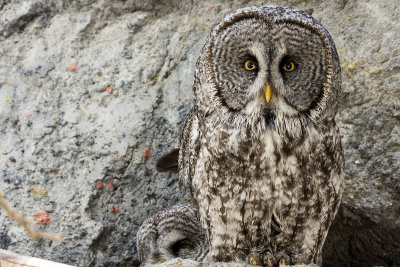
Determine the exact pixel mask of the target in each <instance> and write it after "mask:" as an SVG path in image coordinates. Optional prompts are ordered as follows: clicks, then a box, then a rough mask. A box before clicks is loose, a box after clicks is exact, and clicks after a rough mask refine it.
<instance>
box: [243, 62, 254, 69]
mask: <svg viewBox="0 0 400 267" xmlns="http://www.w3.org/2000/svg"><path fill="white" fill-rule="evenodd" d="M244 68H245V69H246V70H255V69H256V68H257V65H256V63H255V62H254V61H252V60H246V62H245V63H244Z"/></svg>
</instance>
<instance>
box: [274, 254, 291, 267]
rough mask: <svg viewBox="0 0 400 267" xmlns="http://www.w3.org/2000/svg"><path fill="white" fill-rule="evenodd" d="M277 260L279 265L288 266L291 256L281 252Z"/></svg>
mask: <svg viewBox="0 0 400 267" xmlns="http://www.w3.org/2000/svg"><path fill="white" fill-rule="evenodd" d="M276 261H277V262H278V264H279V266H286V265H287V264H288V263H289V262H290V258H289V256H288V255H287V254H285V253H279V254H278V255H277V256H276Z"/></svg>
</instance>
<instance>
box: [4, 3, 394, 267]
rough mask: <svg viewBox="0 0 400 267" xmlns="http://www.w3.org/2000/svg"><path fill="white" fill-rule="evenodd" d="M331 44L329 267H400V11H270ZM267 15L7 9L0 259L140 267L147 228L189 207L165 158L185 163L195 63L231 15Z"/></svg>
mask: <svg viewBox="0 0 400 267" xmlns="http://www.w3.org/2000/svg"><path fill="white" fill-rule="evenodd" d="M269 3H270V4H275V5H281V6H290V7H295V8H298V9H302V10H305V11H307V12H309V13H312V15H313V16H314V17H315V18H317V19H318V20H320V21H321V23H322V24H323V25H324V26H325V27H326V28H327V29H328V31H329V32H330V33H331V35H332V36H333V39H334V40H335V42H336V46H337V49H338V52H339V55H340V59H341V64H342V73H343V97H342V101H341V105H340V111H339V113H338V116H337V122H338V124H339V126H340V128H341V132H342V136H343V138H342V140H343V147H344V151H345V158H346V181H345V194H344V199H343V204H342V208H341V209H340V211H339V214H338V216H337V218H336V220H335V222H334V224H333V226H332V228H331V231H330V233H329V236H328V239H327V241H326V244H325V247H324V252H323V255H324V265H326V266H366V265H367V266H371V265H382V266H399V265H400V169H399V166H400V140H399V139H400V137H399V136H400V123H399V121H400V48H399V43H400V17H399V15H398V14H399V13H400V9H399V6H398V4H397V3H396V1H390V0H383V1H379V2H378V1H374V2H372V1H362V0H358V1H357V0H354V1H348V0H335V1H297V0H287V1H270V2H269ZM255 4H265V1H244V0H243V1H225V2H224V3H216V2H213V1H209V0H206V1H197V2H189V1H188V2H186V1H178V0H168V1H157V0H151V1H138V0H129V1H122V0H120V1H111V0H103V1H97V2H96V1H78V0H72V1H61V0H54V1H53V0H52V1H47V0H31V1H18V0H14V1H0V62H1V64H2V66H1V68H0V125H1V127H0V171H1V173H0V191H1V192H3V193H4V195H5V198H6V199H7V201H9V202H10V204H11V205H12V206H13V207H15V208H16V209H17V210H18V211H19V212H20V213H22V214H24V215H25V216H27V217H28V218H32V219H33V218H34V215H35V214H38V213H41V212H44V211H47V212H48V213H49V214H50V223H49V224H47V225H45V226H44V225H39V226H37V228H39V229H41V230H45V231H49V232H54V233H58V234H60V235H63V236H64V238H65V241H64V242H62V243H57V242H53V241H49V240H41V241H39V242H34V241H32V240H31V239H30V238H29V236H28V235H27V234H26V233H25V232H24V230H23V229H22V228H21V227H19V226H18V225H16V223H15V222H10V221H9V220H8V218H7V216H6V214H5V212H2V213H1V214H0V240H1V241H0V248H2V249H9V250H12V251H14V252H18V253H22V254H25V255H31V256H35V257H41V258H46V259H49V260H54V261H59V262H64V263H68V264H73V265H78V266H127V265H128V266H132V265H137V264H138V261H137V258H136V248H135V241H136V232H137V230H138V227H139V226H140V225H141V223H142V222H143V221H144V219H145V218H147V217H148V216H151V215H152V214H154V213H155V212H157V211H159V210H161V209H164V208H167V207H169V206H172V205H174V204H176V203H188V202H190V197H189V195H188V194H187V192H185V191H184V189H179V187H178V182H177V176H176V175H175V174H158V173H157V172H156V171H155V168H154V162H155V159H156V158H157V157H159V156H160V155H162V154H163V153H166V152H168V151H169V150H170V149H172V148H175V147H176V146H177V142H178V136H179V132H180V128H181V126H182V122H183V120H184V118H185V115H186V114H187V112H188V111H189V109H190V106H191V101H192V89H191V85H192V81H193V73H194V67H195V62H196V59H197V56H198V55H199V51H200V48H201V46H202V44H203V42H204V40H205V38H206V36H207V34H208V33H209V31H210V30H211V29H212V27H213V26H214V25H215V24H216V23H217V22H218V21H219V20H221V19H222V18H223V17H224V15H226V14H228V13H230V12H231V11H233V10H235V9H237V8H239V7H244V6H249V5H255Z"/></svg>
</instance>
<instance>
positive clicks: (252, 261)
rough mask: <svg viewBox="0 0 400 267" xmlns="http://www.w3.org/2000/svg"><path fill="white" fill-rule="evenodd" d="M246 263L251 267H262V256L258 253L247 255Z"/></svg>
mask: <svg viewBox="0 0 400 267" xmlns="http://www.w3.org/2000/svg"><path fill="white" fill-rule="evenodd" d="M246 263H247V264H249V265H255V266H262V262H261V259H260V255H259V254H257V253H250V254H249V255H247V257H246Z"/></svg>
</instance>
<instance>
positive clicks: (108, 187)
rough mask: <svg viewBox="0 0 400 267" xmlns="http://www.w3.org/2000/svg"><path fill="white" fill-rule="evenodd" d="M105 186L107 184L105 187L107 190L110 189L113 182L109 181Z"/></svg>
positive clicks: (112, 186)
mask: <svg viewBox="0 0 400 267" xmlns="http://www.w3.org/2000/svg"><path fill="white" fill-rule="evenodd" d="M106 186H107V189H108V190H111V189H113V188H114V184H113V182H109V183H108V184H107V185H106Z"/></svg>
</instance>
